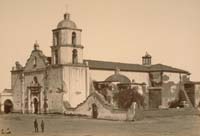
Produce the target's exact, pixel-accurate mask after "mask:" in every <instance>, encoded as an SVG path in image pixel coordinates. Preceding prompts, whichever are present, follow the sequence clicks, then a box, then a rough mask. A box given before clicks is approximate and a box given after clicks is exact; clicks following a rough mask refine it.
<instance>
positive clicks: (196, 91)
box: [195, 84, 200, 107]
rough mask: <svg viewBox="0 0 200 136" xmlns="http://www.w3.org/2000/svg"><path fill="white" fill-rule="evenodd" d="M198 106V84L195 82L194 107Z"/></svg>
mask: <svg viewBox="0 0 200 136" xmlns="http://www.w3.org/2000/svg"><path fill="white" fill-rule="evenodd" d="M199 106H200V84H195V107H199Z"/></svg>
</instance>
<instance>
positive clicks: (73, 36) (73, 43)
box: [72, 32, 76, 45]
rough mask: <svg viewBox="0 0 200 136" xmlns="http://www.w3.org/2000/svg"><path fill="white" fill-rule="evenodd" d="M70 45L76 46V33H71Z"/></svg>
mask: <svg viewBox="0 0 200 136" xmlns="http://www.w3.org/2000/svg"><path fill="white" fill-rule="evenodd" d="M72 45H76V33H75V32H73V33H72Z"/></svg>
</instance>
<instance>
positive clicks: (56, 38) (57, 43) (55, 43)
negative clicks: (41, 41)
mask: <svg viewBox="0 0 200 136" xmlns="http://www.w3.org/2000/svg"><path fill="white" fill-rule="evenodd" d="M54 45H59V33H58V32H56V33H55V35H54Z"/></svg>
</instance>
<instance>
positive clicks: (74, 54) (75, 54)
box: [72, 49, 78, 64]
mask: <svg viewBox="0 0 200 136" xmlns="http://www.w3.org/2000/svg"><path fill="white" fill-rule="evenodd" d="M72 63H73V64H76V63H78V51H77V50H76V49H73V51H72Z"/></svg>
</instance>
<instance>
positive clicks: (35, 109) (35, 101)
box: [33, 98, 39, 114]
mask: <svg viewBox="0 0 200 136" xmlns="http://www.w3.org/2000/svg"><path fill="white" fill-rule="evenodd" d="M33 104H34V113H35V114H37V113H38V106H39V102H38V99H37V98H34V99H33Z"/></svg>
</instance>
